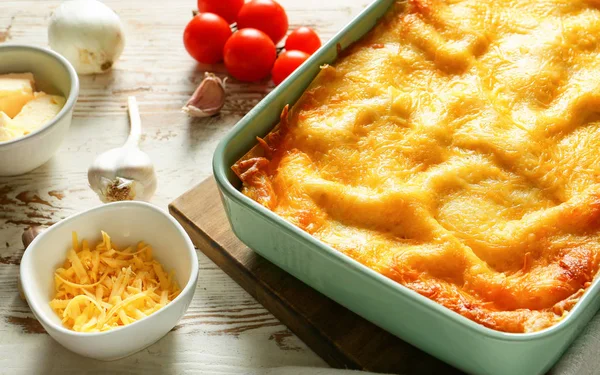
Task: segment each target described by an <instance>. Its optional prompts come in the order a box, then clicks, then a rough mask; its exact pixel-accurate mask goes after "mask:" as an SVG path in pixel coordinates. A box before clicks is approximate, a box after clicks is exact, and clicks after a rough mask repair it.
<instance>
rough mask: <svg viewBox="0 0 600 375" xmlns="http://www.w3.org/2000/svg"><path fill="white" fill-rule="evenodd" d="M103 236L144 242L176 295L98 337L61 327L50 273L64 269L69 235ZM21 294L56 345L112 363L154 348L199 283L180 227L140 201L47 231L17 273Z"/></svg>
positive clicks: (192, 253)
mask: <svg viewBox="0 0 600 375" xmlns="http://www.w3.org/2000/svg"><path fill="white" fill-rule="evenodd" d="M100 230H103V231H105V232H106V233H108V235H109V236H110V237H111V239H112V240H114V241H115V243H117V244H121V246H123V245H127V244H135V243H137V242H138V241H144V242H146V243H148V244H149V245H151V246H152V253H153V255H154V257H155V258H156V259H157V260H158V261H159V262H160V263H161V264H162V265H163V266H164V267H165V270H167V271H170V270H174V271H175V276H176V279H177V282H178V283H179V286H180V287H181V288H182V290H181V293H180V294H179V295H178V296H177V297H176V298H175V299H174V300H173V301H171V302H170V303H169V304H167V305H166V306H165V307H163V308H162V309H160V310H158V311H157V312H155V313H153V314H151V315H149V316H148V317H146V318H144V319H141V320H138V321H136V322H134V323H131V324H129V325H127V326H123V327H119V328H115V329H113V330H110V331H105V332H99V333H84V332H75V331H72V330H69V329H67V328H65V327H64V326H63V325H62V323H61V320H60V318H59V317H58V315H57V314H56V313H55V312H54V311H53V310H52V309H51V308H50V305H49V302H50V301H51V300H52V298H53V295H54V272H55V270H56V269H57V268H58V267H59V266H61V265H62V264H63V262H64V261H65V259H66V256H67V250H68V249H69V248H70V247H71V246H72V245H71V232H73V231H75V232H77V235H78V238H79V240H80V241H81V240H82V239H88V241H89V243H90V244H92V243H97V241H98V240H100ZM20 278H21V285H22V288H23V292H24V294H25V297H26V299H27V302H28V303H29V306H30V307H31V310H32V311H33V313H34V315H35V316H36V318H37V319H38V320H39V321H40V323H41V324H42V326H44V328H45V329H46V331H48V333H49V334H50V336H52V337H53V338H54V339H55V340H56V341H58V342H59V343H60V344H61V345H62V346H64V347H65V348H67V349H69V350H71V351H73V352H75V353H78V354H81V355H83V356H86V357H91V358H96V359H100V360H115V359H119V358H123V357H126V356H128V355H131V354H133V353H135V352H137V351H140V350H142V349H144V348H146V347H147V346H149V345H151V344H153V343H154V342H156V341H157V340H159V339H160V338H161V337H163V336H164V335H166V334H167V333H168V332H169V331H170V330H171V329H172V328H173V327H174V326H175V325H176V324H177V322H178V321H179V319H181V317H182V316H183V315H184V314H185V311H186V310H187V308H188V306H189V305H190V302H191V301H192V297H193V296H194V291H195V289H196V282H197V279H198V257H197V255H196V251H195V249H194V245H192V242H191V241H190V238H189V237H188V235H187V234H186V233H185V231H184V230H183V228H182V227H181V225H179V223H178V222H176V221H175V220H174V219H173V218H172V217H171V216H169V215H168V214H167V213H165V212H164V211H162V210H161V209H159V208H156V207H155V206H152V205H151V204H148V203H143V202H116V203H110V204H106V205H103V206H99V207H96V208H92V209H90V210H87V211H84V212H82V213H80V214H77V215H74V216H71V217H69V218H66V219H64V220H61V221H60V222H59V223H57V224H55V225H53V226H51V227H50V228H48V229H47V230H45V231H44V232H42V233H41V234H40V235H38V236H37V237H36V238H35V239H34V240H33V242H32V243H31V244H30V245H29V246H28V247H27V250H26V251H25V253H24V254H23V259H22V260H21V270H20Z"/></svg>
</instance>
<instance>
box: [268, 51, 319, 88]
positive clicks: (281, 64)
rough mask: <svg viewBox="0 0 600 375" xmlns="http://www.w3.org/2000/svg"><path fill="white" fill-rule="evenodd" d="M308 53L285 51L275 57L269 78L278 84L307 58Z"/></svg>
mask: <svg viewBox="0 0 600 375" xmlns="http://www.w3.org/2000/svg"><path fill="white" fill-rule="evenodd" d="M309 56H310V55H309V54H308V53H306V52H302V51H285V52H283V53H282V54H281V55H279V57H278V58H277V61H275V65H273V70H272V71H271V78H272V79H273V82H274V83H275V84H276V85H278V84H280V83H281V81H283V80H284V79H286V78H287V76H289V75H290V74H292V72H293V71H294V70H296V68H297V67H299V66H300V65H301V64H302V63H303V62H304V61H306V59H308V58H309Z"/></svg>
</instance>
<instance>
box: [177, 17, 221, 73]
mask: <svg viewBox="0 0 600 375" xmlns="http://www.w3.org/2000/svg"><path fill="white" fill-rule="evenodd" d="M230 36H231V29H230V28H229V24H228V23H227V22H226V21H225V20H224V19H223V18H221V17H219V16H217V15H216V14H213V13H199V14H197V15H196V16H195V17H194V18H192V20H191V21H190V22H189V23H188V24H187V26H186V27H185V31H184V32H183V44H184V45H185V49H186V50H187V51H188V53H189V54H190V55H191V56H192V57H193V58H194V59H196V60H197V61H198V62H201V63H204V64H215V63H218V62H219V61H221V60H222V59H223V46H224V45H225V42H226V41H227V39H229V37H230Z"/></svg>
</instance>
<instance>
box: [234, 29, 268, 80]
mask: <svg viewBox="0 0 600 375" xmlns="http://www.w3.org/2000/svg"><path fill="white" fill-rule="evenodd" d="M223 54H224V58H225V67H226V68H227V71H228V72H229V74H231V75H232V76H233V77H234V78H235V79H237V80H240V81H246V82H254V81H259V80H261V79H263V78H265V77H266V76H268V75H269V72H270V71H271V67H272V66H273V63H274V62H275V58H276V57H277V51H276V50H275V44H273V41H272V40H271V38H269V36H268V35H267V34H265V33H263V32H262V31H260V30H257V29H242V30H238V31H237V32H235V33H234V34H233V35H232V36H231V38H229V40H228V41H227V43H225V48H224V50H223Z"/></svg>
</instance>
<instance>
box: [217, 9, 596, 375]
mask: <svg viewBox="0 0 600 375" xmlns="http://www.w3.org/2000/svg"><path fill="white" fill-rule="evenodd" d="M394 2H395V0H376V1H374V2H373V3H372V4H371V5H369V6H368V7H367V8H365V9H364V11H363V12H362V13H360V14H359V15H358V16H357V17H356V18H355V19H354V20H352V21H351V22H350V23H349V24H348V25H347V26H346V27H344V28H343V29H342V30H341V31H340V32H339V33H338V34H337V35H335V36H334V37H333V38H332V39H331V40H330V41H329V42H328V43H327V44H325V45H324V46H323V47H322V48H321V49H320V50H319V51H318V52H316V53H315V54H314V55H313V56H311V57H310V59H309V60H307V62H306V63H305V64H303V66H302V67H300V68H299V69H298V70H297V71H296V72H294V73H293V74H292V75H291V76H290V77H289V78H288V79H287V80H286V81H285V82H284V83H282V84H281V85H279V86H278V87H277V88H276V89H275V90H273V91H272V92H271V93H270V94H269V95H268V96H267V97H265V98H264V99H263V100H262V101H261V102H260V103H259V104H258V105H257V106H256V107H255V108H253V109H252V110H251V111H250V112H249V113H248V114H247V115H246V116H245V117H244V118H242V120H240V122H238V124H237V125H236V126H235V127H234V128H233V129H232V130H231V132H230V133H229V134H227V135H226V136H225V137H224V139H223V140H222V141H221V143H220V144H219V146H218V147H217V150H216V151H215V155H214V159H213V171H214V176H215V179H216V181H217V185H218V187H219V190H220V192H221V197H222V200H223V204H224V206H225V210H226V212H227V216H228V218H229V222H230V224H231V227H232V228H233V231H234V233H235V234H236V235H237V236H238V237H239V238H240V240H242V241H243V242H244V243H245V244H246V245H248V247H250V248H251V249H253V250H254V251H256V252H257V253H259V254H260V255H262V256H263V257H265V258H266V259H268V260H269V261H271V262H273V263H275V264H276V265H277V266H279V267H281V268H282V269H284V270H285V271H286V272H289V273H290V274H292V275H293V276H295V277H296V278H298V279H300V280H302V281H303V282H305V283H306V284H308V285H310V286H311V287H312V288H314V289H316V290H318V291H319V292H321V293H323V294H325V295H326V296H328V297H329V298H331V299H333V300H335V301H337V302H338V303H340V304H342V305H344V306H345V307H347V308H348V309H350V310H352V311H354V312H355V313H357V314H359V315H361V316H362V317H364V318H366V319H368V320H370V321H371V322H373V323H374V324H376V325H378V326H380V327H382V328H383V329H385V330H387V331H389V332H391V333H393V334H394V335H396V336H398V337H400V338H401V339H403V340H405V341H407V342H409V343H411V344H412V345H414V346H416V347H418V348H420V349H422V350H424V351H426V352H427V353H429V354H431V355H433V356H435V357H437V358H439V359H441V360H443V361H445V362H447V363H449V364H451V365H453V366H455V367H457V368H459V369H462V370H464V371H466V372H468V373H473V374H491V375H496V374H497V375H504V374H511V375H514V374H519V375H520V374H523V375H527V374H541V373H544V372H546V371H547V370H548V369H550V367H551V366H552V365H553V364H554V362H556V361H557V360H558V358H560V356H561V355H562V353H563V352H564V351H565V350H566V349H567V347H568V346H569V345H570V343H571V342H572V341H573V340H574V339H575V337H576V336H577V335H578V334H579V332H580V331H581V330H582V328H583V327H584V326H585V325H586V324H587V323H588V321H589V320H590V319H591V318H592V316H593V315H594V314H595V313H596V311H597V310H598V308H599V307H600V292H599V289H600V283H599V281H598V280H596V281H595V282H594V283H593V285H592V286H591V287H590V288H589V289H588V290H587V292H586V293H585V294H584V296H583V297H582V298H581V300H580V301H579V303H577V305H576V306H575V307H574V308H573V309H572V311H571V312H570V313H569V315H568V316H567V317H566V318H565V319H564V320H563V321H562V322H560V323H559V324H557V325H555V326H553V327H550V328H548V329H545V330H543V331H540V332H535V333H527V334H510V333H504V332H499V331H495V330H492V329H489V328H486V327H484V326H482V325H479V324H477V323H475V322H473V321H471V320H469V319H467V318H465V317H463V316H461V315H459V314H457V313H455V312H453V311H451V310H449V309H447V308H445V307H443V306H442V305H439V304H437V303H435V302H433V301H431V300H429V299H427V298H426V297H423V296H421V295H419V294H418V293H416V292H414V291H412V290H410V289H408V288H406V287H404V286H402V285H400V284H398V283H396V282H394V281H392V280H390V279H388V278H386V277H384V276H382V275H380V274H378V273H376V272H374V271H372V270H371V269H369V268H367V267H365V266H363V265H362V264H360V263H358V262H356V261H354V260H353V259H351V258H349V257H347V256H345V255H343V254H341V253H339V252H337V251H336V250H334V249H333V248H331V247H330V246H328V245H326V244H324V243H323V242H321V241H319V240H317V239H315V238H314V237H312V236H310V235H309V234H307V233H306V232H304V231H302V230H300V229H299V228H297V227H295V226H294V225H292V224H290V223H289V222H287V221H285V220H283V219H282V218H280V217H279V216H277V215H275V214H274V213H273V212H271V211H269V210H267V209H266V208H264V207H262V206H261V205H259V204H258V203H256V202H254V201H253V200H251V199H249V198H248V197H246V196H244V195H243V194H241V193H240V192H239V190H238V188H239V187H240V184H241V183H240V181H239V179H238V178H237V176H235V174H234V173H233V172H232V171H231V168H230V167H231V165H233V164H234V163H235V162H236V161H237V160H238V159H239V158H240V157H242V155H244V154H245V153H246V152H247V151H248V150H249V149H250V148H252V147H253V146H254V145H255V144H256V138H255V137H256V136H264V135H265V134H267V133H268V132H269V131H270V130H271V129H272V128H273V126H274V125H275V124H276V123H277V122H278V120H279V115H280V113H281V110H282V109H283V107H284V106H285V105H286V104H293V103H295V101H296V100H297V99H298V98H299V97H300V95H301V94H302V92H303V91H304V90H305V89H306V87H307V86H308V85H309V84H310V82H311V81H312V79H313V78H314V77H315V76H316V74H317V72H318V71H319V66H321V65H322V64H325V63H331V62H333V61H334V60H335V58H336V56H337V51H338V48H339V47H338V44H339V46H340V47H341V49H343V48H345V47H347V46H348V45H350V44H351V43H352V42H354V41H356V40H358V39H359V38H360V37H361V36H363V35H364V34H366V33H367V32H368V31H369V30H370V29H371V28H372V27H373V26H374V25H375V24H376V23H377V20H378V19H379V18H380V17H381V16H382V15H383V14H384V13H385V11H386V10H387V9H388V8H389V6H390V5H391V4H392V3H394ZM348 329H352V327H348Z"/></svg>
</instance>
